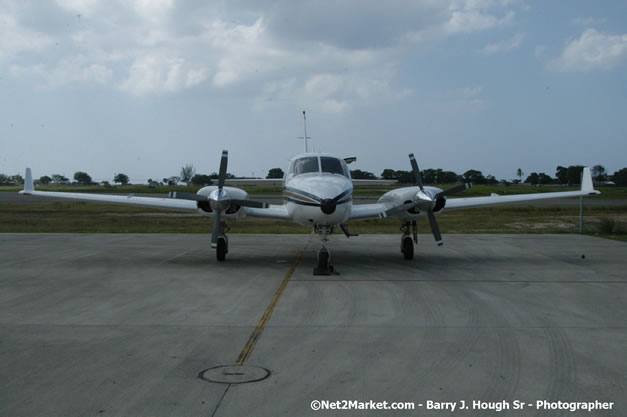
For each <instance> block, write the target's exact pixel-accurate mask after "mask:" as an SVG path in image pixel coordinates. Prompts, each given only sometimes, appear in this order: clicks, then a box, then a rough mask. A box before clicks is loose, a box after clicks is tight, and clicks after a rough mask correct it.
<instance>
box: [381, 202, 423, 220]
mask: <svg viewBox="0 0 627 417" xmlns="http://www.w3.org/2000/svg"><path fill="white" fill-rule="evenodd" d="M414 207H416V203H413V202H412V203H405V204H401V205H400V206H396V207H392V208H391V209H389V210H386V211H385V216H384V217H389V216H395V215H397V214H400V213H403V212H404V211H407V210H411V209H412V208H414Z"/></svg>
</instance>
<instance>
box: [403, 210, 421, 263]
mask: <svg viewBox="0 0 627 417" xmlns="http://www.w3.org/2000/svg"><path fill="white" fill-rule="evenodd" d="M401 232H403V236H401V252H402V253H403V257H404V258H405V259H407V260H410V259H414V243H418V226H417V225H416V221H412V222H410V221H409V220H404V221H403V224H402V225H401Z"/></svg>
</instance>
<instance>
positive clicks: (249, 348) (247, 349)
mask: <svg viewBox="0 0 627 417" xmlns="http://www.w3.org/2000/svg"><path fill="white" fill-rule="evenodd" d="M309 242H311V239H309V240H308V241H307V244H306V245H305V247H304V248H303V249H302V250H301V251H300V252H299V253H298V256H297V257H296V260H295V261H294V263H293V264H292V266H291V267H290V269H289V271H287V274H285V278H283V281H282V282H281V285H279V288H278V289H277V290H276V292H275V293H274V296H273V297H272V301H271V302H270V305H268V308H266V311H264V313H263V315H262V316H261V319H260V320H259V323H257V327H255V330H253V333H252V334H251V335H250V338H249V339H248V342H246V345H245V346H244V348H243V349H242V351H241V352H240V354H239V356H238V357H237V360H236V361H235V365H239V366H241V365H246V363H247V362H248V359H249V358H250V355H252V353H253V349H254V348H255V345H256V344H257V341H259V338H260V337H261V334H262V333H263V331H264V329H265V328H266V325H267V324H268V322H269V321H270V317H272V313H273V312H274V309H275V308H276V306H277V304H279V299H280V298H281V295H283V291H285V288H286V287H287V284H288V282H289V281H290V279H291V278H292V274H293V273H294V271H295V270H296V267H297V266H298V264H299V263H300V260H301V259H302V258H303V254H304V253H305V249H306V248H307V246H309Z"/></svg>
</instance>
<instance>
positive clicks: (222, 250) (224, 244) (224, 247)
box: [214, 222, 231, 261]
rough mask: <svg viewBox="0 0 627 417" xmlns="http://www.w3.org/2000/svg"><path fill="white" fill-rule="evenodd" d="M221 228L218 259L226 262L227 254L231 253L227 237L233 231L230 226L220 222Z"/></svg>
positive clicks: (217, 249) (217, 250) (217, 251)
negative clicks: (227, 233)
mask: <svg viewBox="0 0 627 417" xmlns="http://www.w3.org/2000/svg"><path fill="white" fill-rule="evenodd" d="M214 227H216V226H214ZM219 227H220V235H219V236H218V243H217V244H216V258H217V259H218V261H224V260H225V259H226V254H227V253H229V238H228V237H227V236H226V232H228V231H229V230H231V229H229V226H227V224H226V223H224V222H220V226H219Z"/></svg>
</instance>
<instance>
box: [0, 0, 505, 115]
mask: <svg viewBox="0 0 627 417" xmlns="http://www.w3.org/2000/svg"><path fill="white" fill-rule="evenodd" d="M7 1H8V2H9V3H10V4H11V5H12V7H14V8H15V9H16V10H18V9H19V11H20V12H19V13H17V12H14V11H10V12H7V13H4V14H3V12H2V7H1V6H0V35H4V36H0V62H1V60H2V58H3V56H10V57H11V58H9V59H13V62H11V65H12V66H13V67H14V68H21V70H17V69H16V70H14V71H12V74H13V76H15V77H18V76H32V77H35V76H38V77H40V78H43V79H44V80H45V81H46V82H47V83H49V84H50V85H53V84H54V85H61V84H67V83H69V82H88V81H91V82H95V83H110V84H112V85H116V86H117V87H119V88H120V91H124V92H128V93H130V94H133V95H146V94H151V93H159V94H162V93H176V92H180V91H184V90H186V89H189V88H191V87H194V86H200V85H203V88H216V89H222V90H227V89H229V90H230V91H232V92H233V91H236V90H238V89H239V91H240V93H241V94H246V95H249V96H253V97H258V96H259V97H265V96H266V94H267V91H268V90H267V89H266V86H268V85H286V81H289V80H296V81H295V84H294V86H293V89H296V90H297V92H298V94H300V96H299V97H302V98H303V99H305V98H306V97H308V98H310V99H312V100H316V102H319V103H322V102H324V101H325V100H328V103H327V105H326V108H327V109H329V111H342V110H344V109H347V108H350V106H351V103H352V102H354V100H357V99H359V100H362V101H368V100H373V98H374V97H376V96H377V95H378V96H380V97H385V98H391V97H406V96H408V95H411V94H412V90H411V89H408V88H405V87H404V86H399V87H398V88H395V87H392V86H393V83H392V82H391V81H393V79H394V77H395V72H394V71H390V70H389V68H388V66H390V67H392V66H393V64H394V63H396V62H399V61H400V60H402V58H403V56H404V55H405V54H406V53H407V50H408V48H412V47H414V46H415V42H416V41H420V42H438V41H439V40H441V39H443V38H445V37H447V36H451V35H453V34H460V33H461V34H464V33H470V32H474V31H480V30H487V29H490V28H494V27H499V26H503V25H506V24H508V23H510V22H511V21H512V19H513V18H514V16H515V11H514V8H515V4H514V3H512V2H510V1H507V0H443V1H433V0H419V1H398V2H393V3H390V4H389V5H386V7H381V4H380V2H378V1H376V0H360V1H356V0H355V1H347V2H337V3H333V2H330V3H329V2H327V3H324V4H323V5H321V4H319V3H317V2H311V1H309V0H277V2H273V3H272V4H273V7H268V5H267V3H265V2H261V1H252V0H240V1H238V2H208V3H205V2H176V1H174V0H129V1H122V0H111V1H102V0H56V1H55V2H54V3H46V7H45V8H42V7H39V3H37V4H31V3H22V2H17V1H13V2H11V0H7ZM42 10H43V11H42ZM35 12H37V13H41V15H42V18H41V19H39V20H32V19H30V17H29V16H30V15H32V14H33V13H35ZM46 14H48V15H49V16H51V17H50V18H49V19H48V20H46V19H45V15H46ZM78 15H81V17H80V18H78ZM2 19H4V20H2ZM7 19H8V20H7ZM34 21H37V22H39V23H41V22H44V21H45V22H51V23H46V24H49V27H45V29H46V30H40V29H42V28H40V27H38V26H37V24H33V23H32V22H34ZM24 22H30V23H29V24H30V25H31V26H29V25H28V24H25V23H24ZM44 26H45V25H44ZM55 44H56V46H55ZM49 46H55V47H53V48H49ZM22 52H34V54H32V53H31V54H30V56H27V55H28V54H23V56H24V58H23V59H22V58H21V55H20V54H21V53H22ZM18 56H19V57H18ZM16 57H18V58H16ZM68 63H72V64H71V65H70V64H68ZM68 65H70V67H69V69H68V75H67V76H66V77H61V76H60V75H58V74H59V73H58V71H56V69H58V68H63V67H64V66H66V67H67V66H68ZM29 68H30V70H29ZM382 68H383V69H382ZM51 73H54V74H57V75H55V76H54V77H51V76H50V74H51ZM320 74H326V77H327V78H326V79H325V80H324V81H325V83H326V84H324V88H323V87H322V85H323V84H321V83H322V81H321V79H318V78H316V77H319V76H320ZM329 77H336V78H338V79H344V78H350V79H351V80H352V81H351V82H350V83H349V84H348V85H343V86H342V88H341V89H339V90H338V91H336V93H335V94H329V95H327V96H325V97H322V96H323V95H322V94H320V92H316V94H313V92H312V91H310V92H309V93H308V92H307V87H306V85H311V83H316V82H317V83H318V84H319V87H320V88H321V90H320V91H325V90H324V89H325V88H327V89H328V88H330V87H329V86H332V85H333V81H332V80H333V78H329ZM204 81H207V82H206V83H205V82H204ZM287 84H289V83H287ZM281 91H283V90H281Z"/></svg>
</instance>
